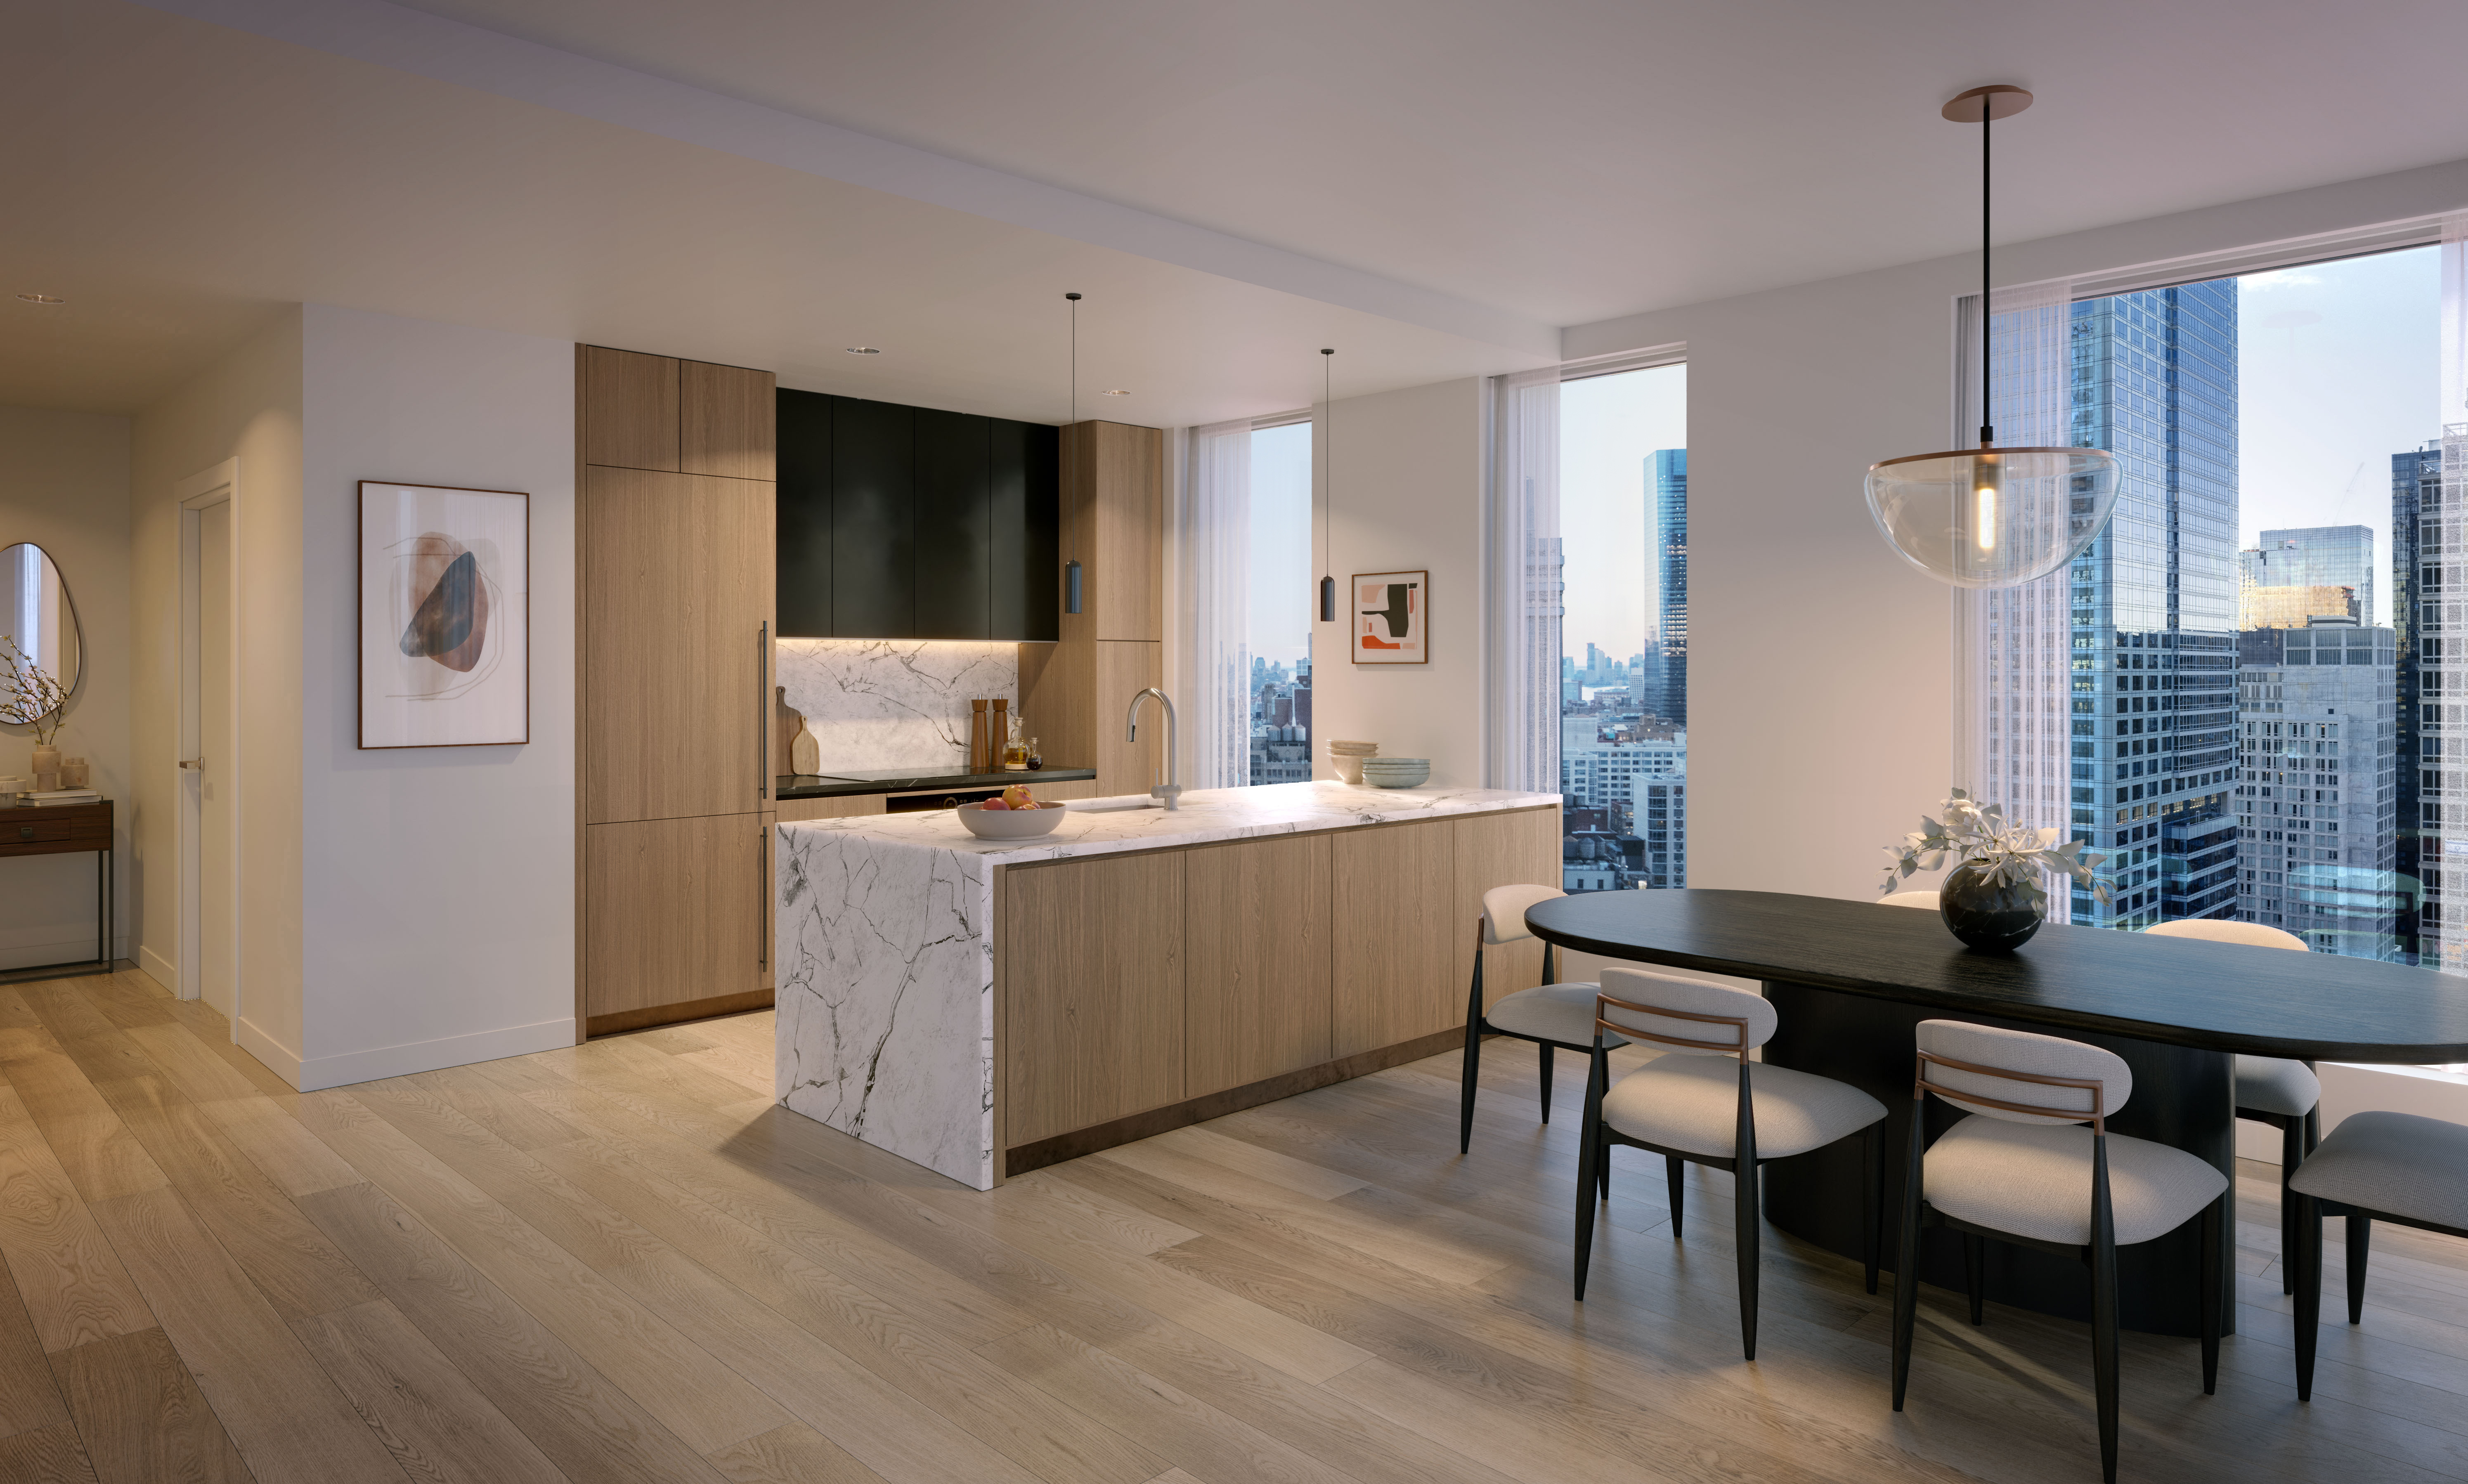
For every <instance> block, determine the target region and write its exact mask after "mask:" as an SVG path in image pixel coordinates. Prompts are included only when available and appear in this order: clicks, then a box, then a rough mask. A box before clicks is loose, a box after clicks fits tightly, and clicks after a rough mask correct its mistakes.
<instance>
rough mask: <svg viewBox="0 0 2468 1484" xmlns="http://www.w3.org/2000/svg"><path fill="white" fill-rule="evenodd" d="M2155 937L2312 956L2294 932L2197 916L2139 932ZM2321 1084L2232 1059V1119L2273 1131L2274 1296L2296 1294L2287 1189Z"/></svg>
mask: <svg viewBox="0 0 2468 1484" xmlns="http://www.w3.org/2000/svg"><path fill="white" fill-rule="evenodd" d="M2142 930H2143V931H2144V932H2146V933H2149V934H2150V935H2152V936H2153V937H2155V938H2200V939H2203V940H2204V941H2205V942H2208V943H2242V944H2245V945H2247V946H2249V947H2257V948H2288V949H2291V950H2293V951H2295V952H2298V953H2307V952H2311V951H2313V950H2312V949H2310V948H2308V947H2306V946H2305V940H2304V939H2302V938H2299V937H2298V936H2297V935H2296V934H2295V933H2287V932H2281V931H2280V930H2279V929H2278V928H2276V927H2265V926H2264V925H2261V924H2260V923H2229V922H2223V921H2221V920H2220V919H2218V918H2210V917H2198V918H2192V919H2189V920H2187V921H2185V922H2181V923H2159V924H2156V925H2152V926H2149V927H2146V928H2144V929H2142ZM2321 1104H2322V1084H2321V1083H2320V1082H2319V1081H2318V1080H2317V1079H2316V1077H2315V1075H2314V1063H2312V1062H2292V1061H2289V1060H2287V1059H2286V1058H2283V1057H2249V1056H2240V1057H2238V1058H2237V1059H2236V1115H2237V1116H2238V1117H2239V1118H2245V1119H2251V1120H2252V1121H2253V1122H2255V1123H2260V1124H2269V1125H2271V1126H2272V1127H2273V1128H2274V1129H2277V1130H2279V1291H2280V1292H2282V1293H2294V1292H2296V1291H2297V1267H2296V1262H2297V1196H2296V1193H2295V1192H2293V1191H2291V1190H2290V1189H2289V1188H2288V1182H2289V1181H2290V1180H2291V1179H2293V1178H2295V1176H2296V1175H2297V1166H2298V1165H2300V1164H2302V1163H2304V1161H2305V1156H2306V1155H2308V1154H2311V1153H2314V1146H2316V1145H2317V1144H2319V1143H2321V1142H2322V1113H2321Z"/></svg>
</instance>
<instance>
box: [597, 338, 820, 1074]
mask: <svg viewBox="0 0 2468 1484" xmlns="http://www.w3.org/2000/svg"><path fill="white" fill-rule="evenodd" d="M577 373H578V374H577V377H576V387H577V401H578V408H577V437H576V444H577V449H578V453H579V460H580V464H581V468H580V469H579V470H578V475H579V477H578V480H577V487H578V489H579V491H580V492H581V509H582V516H581V528H582V529H581V561H580V572H579V576H580V587H581V604H582V614H581V625H580V627H581V633H582V639H581V649H582V653H581V656H580V661H581V663H580V666H579V669H580V672H581V676H582V684H581V690H582V698H581V713H582V714H581V719H580V720H581V725H580V732H581V742H580V744H579V751H580V756H579V758H578V760H577V761H578V765H579V770H580V774H581V789H580V796H581V800H582V810H581V816H582V840H581V842H580V855H581V860H580V865H581V876H582V880H583V892H582V901H581V911H580V923H579V925H578V935H579V938H580V947H581V963H582V976H581V985H580V988H579V991H578V1000H579V1004H578V1005H577V1017H578V1020H579V1021H580V1023H581V1027H582V1030H583V1034H585V1035H603V1034H606V1033H608V1032H611V1031H621V1030H630V1029H633V1028H635V1027H637V1026H644V1025H656V1024H659V1023H661V1022H663V1021H668V1020H681V1019H690V1018H693V1017H695V1016H708V1015H720V1014H724V1013H726V1012H729V1011H735V1010H749V1009H755V1008H759V1007H760V1006H763V1005H767V1004H769V1003H770V1002H771V966H770V936H769V932H768V929H767V926H766V918H767V905H766V904H767V902H768V901H769V895H770V891H769V881H770V870H769V860H768V858H767V854H766V853H767V851H768V848H769V842H768V831H767V829H766V825H767V823H768V820H769V816H770V810H771V800H770V791H771V777H772V774H773V772H774V771H775V768H774V765H773V760H772V759H771V758H769V756H768V755H767V752H768V744H769V738H770V735H771V696H772V689H771V643H770V641H771V635H772V633H773V632H774V628H775V626H774V617H773V592H772V573H773V537H772V521H773V498H772V491H773V483H772V480H773V471H774V453H773V445H774V438H773V394H774V387H773V379H772V376H771V374H770V373H769V372H766V371H749V370H746V369H743V368H742V367H736V366H715V365H708V364H705V363H703V362H700V361H681V360H676V359H674V358H672V357H669V356H663V355H645V354H637V353H635V352H630V351H616V350H607V349H604V348H602V347H599V346H583V347H580V348H578V364H577Z"/></svg>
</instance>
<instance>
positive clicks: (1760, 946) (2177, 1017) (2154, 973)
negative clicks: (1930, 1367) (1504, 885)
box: [1525, 887, 2468, 1336]
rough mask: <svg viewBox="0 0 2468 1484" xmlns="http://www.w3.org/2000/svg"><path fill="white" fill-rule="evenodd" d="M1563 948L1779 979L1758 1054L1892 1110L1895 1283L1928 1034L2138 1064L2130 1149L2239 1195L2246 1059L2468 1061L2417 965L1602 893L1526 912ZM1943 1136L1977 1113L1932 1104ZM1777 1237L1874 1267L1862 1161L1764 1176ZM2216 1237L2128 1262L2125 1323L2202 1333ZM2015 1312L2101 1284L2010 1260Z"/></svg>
mask: <svg viewBox="0 0 2468 1484" xmlns="http://www.w3.org/2000/svg"><path fill="white" fill-rule="evenodd" d="M1525 922H1526V925H1527V926H1528V927H1530V928H1531V929H1533V931H1534V933H1535V935H1536V936H1537V937H1540V938H1542V939H1543V941H1544V942H1546V943H1551V944H1556V945H1558V946H1559V947H1561V948H1563V949H1573V950H1576V951H1579V952H1584V953H1591V954H1598V955H1600V956H1602V957H1605V958H1609V959H1614V960H1622V961H1626V962H1628V963H1632V964H1636V965H1640V966H1647V967H1655V968H1668V969H1676V970H1697V971H1700V972H1704V973H1715V974H1724V975H1730V976H1736V977H1739V978H1745V979H1752V980H1756V981H1759V982H1760V983H1761V984H1762V985H1763V988H1764V993H1765V996H1766V998H1767V999H1768V1000H1769V1001H1771V1003H1772V1005H1773V1007H1774V1010H1775V1012H1776V1015H1777V1016H1778V1019H1779V1026H1778V1028H1777V1029H1776V1031H1775V1033H1774V1035H1773V1038H1772V1039H1771V1040H1769V1041H1767V1042H1766V1044H1765V1046H1764V1048H1763V1050H1762V1052H1761V1053H1760V1055H1761V1056H1762V1057H1763V1059H1764V1060H1765V1061H1767V1062H1771V1063H1773V1064H1775V1065H1779V1066H1789V1067H1794V1068H1797V1069H1798V1070H1801V1071H1805V1072H1813V1073H1816V1074H1817V1075H1819V1076H1823V1077H1831V1078H1834V1079H1836V1080H1837V1081H1840V1082H1845V1083H1849V1084H1852V1085H1853V1086H1856V1087H1858V1088H1860V1089H1861V1090H1862V1091H1863V1092H1866V1093H1867V1094H1868V1095H1869V1096H1871V1097H1874V1098H1875V1099H1877V1100H1878V1101H1879V1102H1881V1103H1883V1104H1884V1105H1885V1109H1886V1114H1885V1117H1886V1129H1885V1136H1886V1144H1885V1150H1886V1157H1885V1161H1884V1165H1885V1168H1884V1172H1883V1173H1884V1176H1885V1245H1884V1250H1885V1254H1886V1258H1887V1266H1888V1267H1890V1266H1891V1262H1892V1257H1893V1254H1894V1253H1895V1252H1896V1251H1897V1250H1898V1247H1897V1245H1896V1239H1897V1234H1898V1232H1899V1231H1900V1226H1901V1222H1900V1214H1901V1211H1902V1197H1903V1193H1902V1185H1903V1169H1904V1159H1903V1155H1902V1152H1903V1150H1904V1148H1905V1147H1906V1142H1907V1141H1908V1138H1909V1136H1910V1120H1911V1110H1912V1107H1913V1106H1914V1105H1913V1099H1912V1086H1913V1082H1914V1072H1915V1063H1914V1052H1915V1046H1914V1039H1913V1033H1914V1031H1915V1029H1916V1028H1917V1026H1918V1025H1919V1023H1920V1022H1921V1021H1922V1020H1928V1019H1953V1020H1965V1021H1972V1022H1976V1023H1978V1024H1983V1025H1996V1026H2004V1027H2008V1028H2011V1029H2016V1030H2023V1031H2035V1032H2039V1033H2041V1034H2044V1035H2052V1036H2063V1037H2066V1038H2068V1039H2073V1040H2079V1041H2087V1042H2089V1043H2091V1045H2095V1046H2101V1047H2105V1048H2107V1049H2108V1050H2110V1051H2113V1052H2114V1053H2116V1054H2117V1055H2118V1056H2120V1057H2122V1058H2124V1060H2125V1062H2126V1064H2127V1066H2128V1067H2129V1068H2131V1069H2132V1072H2133V1076H2134V1086H2133V1090H2132V1092H2131V1094H2130V1095H2129V1097H2128V1098H2127V1101H2126V1103H2125V1106H2124V1107H2123V1108H2122V1109H2120V1110H2119V1111H2117V1112H2116V1113H2115V1114H2114V1115H2113V1116H2111V1117H2110V1118H2109V1119H2108V1121H2107V1122H2108V1128H2109V1130H2110V1131H2112V1132H2114V1133H2118V1134H2124V1135H2130V1136H2132V1137H2135V1138H2141V1139H2150V1140H2154V1141H2157V1142H2159V1143H2162V1144H2170V1145H2174V1146H2176V1147H2177V1148H2179V1149H2182V1150H2184V1151H2186V1152H2188V1153H2192V1154H2194V1155H2196V1156H2198V1157H2199V1158H2201V1159H2203V1160H2205V1162H2207V1163H2209V1164H2210V1165H2212V1166H2213V1167H2214V1168H2216V1169H2218V1170H2219V1171H2220V1172H2221V1173H2222V1174H2224V1175H2227V1176H2229V1177H2230V1179H2231V1180H2233V1179H2234V1177H2235V1173H2236V1172H2235V1168H2234V1160H2235V1157H2236V1142H2235V1133H2234V1129H2235V1079H2234V1059H2235V1058H2236V1057H2238V1056H2240V1055H2245V1056H2262V1057H2285V1058H2293V1059H2297V1060H2300V1061H2305V1062H2324V1061H2329V1062H2372V1063H2387V1064H2388V1063H2397V1064H2425V1063H2432V1062H2462V1061H2468V982H2463V981H2462V980H2460V979H2457V978H2453V977H2451V976H2448V975H2445V974H2442V973H2439V972H2436V971H2434V970H2430V969H2422V968H2417V967H2413V966H2411V965H2406V964H2396V963H2387V962H2383V961H2379V960H2375V959H2365V958H2347V957H2342V956H2340V955H2337V954H2332V953H2297V952H2292V951H2289V950H2287V949H2285V948H2269V947H2251V946H2248V945H2244V944H2230V943H2219V942H2213V941H2208V940H2204V939H2197V938H2181V937H2155V936H2152V935H2149V934H2145V933H2138V932H2121V931H2117V930H2114V929H2109V928H2095V927H2086V926H2071V925H2062V924H2047V925H2043V926H2042V927H2041V928H2040V930H2039V931H2038V932H2037V933H2036V934H2034V935H2033V936H2032V937H2031V938H2030V939H2029V941H2027V942H2025V943H2024V944H2022V946H2021V947H2018V948H2015V949H2013V950H2011V951H2006V952H1989V951H1982V950H1978V949H1974V948H1971V947H1965V946H1964V945H1963V944H1962V943H1961V942H1960V941H1959V940H1957V939H1956V938H1954V935H1953V934H1952V933H1951V932H1950V931H1948V930H1947V927H1946V925H1945V923H1944V922H1943V920H1942V919H1941V918H1940V917H1939V915H1938V914H1937V913H1935V912H1930V911H1922V910H1914V909H1911V908H1908V907H1899V906H1881V905H1879V904H1877V903H1875V902H1853V901H1844V900H1842V899H1840V898H1835V897H1807V896H1796V895H1793V894H1791V893H1787V892H1764V891H1729V890H1718V889H1709V888H1698V887H1688V888H1680V889H1669V890H1659V891H1600V892H1584V893H1578V894H1575V895H1571V896H1565V897H1558V898H1553V899H1551V900H1549V901H1546V902H1541V903H1538V904H1537V905H1535V906H1534V907H1533V908H1531V909H1530V910H1528V911H1527V913H1526V914H1525ZM1926 1116H1927V1118H1928V1120H1929V1123H1928V1129H1929V1131H1930V1135H1931V1137H1933V1136H1934V1135H1935V1133H1937V1132H1940V1131H1942V1130H1943V1129H1944V1128H1950V1127H1951V1126H1952V1125H1953V1124H1954V1122H1956V1121H1958V1120H1959V1119H1960V1118H1961V1117H1962V1116H1964V1115H1963V1114H1961V1113H1960V1112H1958V1111H1957V1110H1955V1109H1954V1108H1952V1107H1949V1106H1947V1105H1945V1104H1944V1103H1942V1102H1940V1101H1937V1100H1933V1099H1932V1100H1931V1101H1930V1102H1929V1104H1928V1105H1927V1113H1926ZM1764 1177H1765V1192H1764V1199H1765V1211H1766V1215H1767V1217H1768V1219H1769V1220H1770V1221H1771V1222H1772V1223H1773V1224H1774V1225H1775V1226H1776V1227H1778V1228H1779V1229H1781V1230H1783V1231H1785V1232H1788V1233H1791V1234H1792V1235H1794V1236H1795V1237H1799V1238H1801V1239H1803V1240H1805V1241H1808V1242H1811V1243H1814V1244H1817V1246H1820V1247H1823V1248H1826V1249H1828V1250H1830V1251H1833V1252H1837V1253H1840V1254H1841V1255H1843V1256H1845V1257H1849V1258H1853V1259H1855V1260H1856V1259H1857V1258H1858V1257H1859V1255H1860V1253H1861V1250H1862V1245H1861V1199H1862V1198H1861V1192H1862V1168H1861V1153H1860V1141H1859V1140H1856V1139H1846V1140H1842V1141H1840V1142H1838V1143H1836V1144H1832V1145H1828V1146H1826V1147H1825V1148H1822V1149H1818V1150H1815V1151H1812V1152H1810V1153H1805V1154H1800V1155H1796V1156H1794V1157H1792V1158H1789V1159H1781V1160H1776V1161H1774V1162H1773V1163H1772V1164H1771V1165H1769V1166H1767V1167H1766V1170H1765V1176H1764ZM1922 1237H1923V1240H1922V1242H1921V1250H1920V1276H1921V1278H1922V1279H1923V1280H1924V1281H1926V1282H1929V1283H1933V1284H1937V1285H1939V1286H1941V1287H1945V1288H1950V1289H1955V1290H1960V1289H1962V1288H1963V1287H1964V1284H1965V1274H1964V1269H1963V1253H1962V1244H1961V1241H1960V1239H1959V1237H1958V1235H1957V1234H1956V1233H1954V1232H1953V1231H1951V1230H1945V1229H1931V1230H1930V1231H1927V1232H1925V1233H1923V1234H1922ZM2219 1240H2220V1243H2221V1244H2222V1246H2223V1247H2224V1248H2225V1249H2226V1250H2224V1251H2223V1252H2222V1254H2221V1257H2222V1262H2221V1265H2220V1267H2218V1269H2216V1270H2217V1271H2218V1272H2219V1273H2220V1274H2221V1281H2222V1285H2223V1290H2224V1291H2223V1292H2222V1294H2221V1306H2220V1313H2222V1314H2223V1315H2225V1316H2226V1317H2227V1322H2228V1329H2229V1330H2230V1331H2231V1332H2232V1331H2233V1330H2234V1327H2235V1315H2236V1303H2235V1283H2236V1264H2235V1262H2234V1261H2233V1259H2234V1256H2235V1242H2236V1237H2235V1223H2234V1222H2232V1221H2228V1222H2222V1223H2220V1237H2219ZM2201 1273H2202V1223H2201V1222H2199V1221H2195V1222H2188V1223H2186V1224H2185V1225H2184V1226H2182V1227H2180V1228H2179V1229H2178V1230H2176V1231H2174V1232H2171V1233H2169V1234H2168V1235H2166V1236H2164V1237H2160V1238H2158V1239H2155V1240H2153V1241H2151V1242H2146V1243H2141V1244H2137V1245H2134V1246H2130V1247H2121V1248H2119V1249H2118V1250H2117V1279H2118V1289H2117V1303H2118V1320H2119V1322H2120V1323H2121V1324H2122V1325H2123V1326H2125V1327H2126V1328H2129V1329H2135V1330H2141V1331H2144V1332H2147V1333H2152V1334H2159V1335H2188V1336H2189V1335H2195V1334H2198V1333H2199V1327H2200V1321H2201V1313H2202V1309H2201ZM1983 1277H1984V1288H1985V1290H1986V1295H1987V1297H1988V1298H1989V1299H1990V1300H1992V1301H1995V1302H1999V1303H2003V1304H2009V1305H2014V1306H2017V1307H2020V1308H2023V1309H2029V1310H2034V1311H2037V1312H2040V1313H2049V1314H2055V1315H2059V1316H2062V1317H2068V1318H2074V1319H2087V1318H2089V1316H2090V1313H2091V1282H2090V1276H2089V1273H2088V1271H2087V1269H2084V1268H2082V1267H2080V1266H2079V1265H2077V1264H2074V1263H2071V1262H2068V1261H2067V1260H2066V1259H2064V1258H2062V1257H2059V1256H2056V1255H2054V1254H2051V1253H2047V1252H2042V1251H2036V1250H2033V1249H2030V1248H2026V1247H2022V1246H2017V1245H2010V1244H1990V1246H1989V1248H1988V1255H1987V1261H1986V1265H1985V1272H1984V1274H1983Z"/></svg>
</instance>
